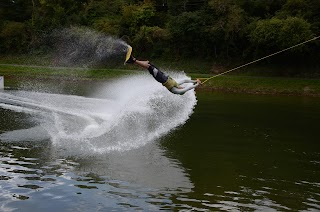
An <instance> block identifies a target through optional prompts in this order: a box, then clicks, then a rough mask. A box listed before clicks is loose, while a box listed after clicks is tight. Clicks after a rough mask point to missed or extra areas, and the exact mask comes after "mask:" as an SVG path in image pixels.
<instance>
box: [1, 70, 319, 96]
mask: <svg viewBox="0 0 320 212" xmlns="http://www.w3.org/2000/svg"><path fill="white" fill-rule="evenodd" d="M136 73H137V72H136V71H131V70H123V69H84V68H56V67H42V66H25V65H4V64H2V65H1V64H0V76H4V77H5V80H6V82H8V83H10V81H14V80H17V79H21V78H22V77H23V78H24V79H27V80H28V79H30V80H34V79H35V80H37V79H42V80H44V79H45V80H57V79H64V80H68V79H70V80H106V79H112V78H118V77H122V76H125V75H129V74H136ZM189 75H190V76H191V77H192V78H204V77H210V76H212V75H206V74H196V73H190V74H189ZM150 80H152V79H150ZM197 90H198V91H199V92H207V91H221V92H238V93H252V94H272V95H299V96H315V97H320V79H303V78H279V77H253V76H239V75H224V76H219V77H216V78H213V79H211V80H209V81H208V82H206V83H205V84H203V85H202V86H201V87H198V88H197Z"/></svg>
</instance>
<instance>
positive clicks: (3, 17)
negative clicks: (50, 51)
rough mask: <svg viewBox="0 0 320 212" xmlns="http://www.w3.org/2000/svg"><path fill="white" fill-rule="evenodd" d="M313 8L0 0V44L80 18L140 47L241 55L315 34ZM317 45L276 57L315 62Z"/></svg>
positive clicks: (31, 38)
mask: <svg viewBox="0 0 320 212" xmlns="http://www.w3.org/2000/svg"><path fill="white" fill-rule="evenodd" d="M319 11H320V1H319V0H268V1H261V0H1V1H0V51H1V53H2V54H6V53H23V52H27V51H29V50H30V49H32V48H35V47H37V48H38V47H39V46H37V45H36V44H37V42H38V41H39V38H40V37H42V35H43V34H44V33H49V32H50V31H51V30H54V29H56V28H61V27H69V26H87V27H90V28H93V29H95V30H98V31H100V32H104V33H106V34H110V35H113V36H116V37H119V38H122V39H123V40H125V41H126V42H128V43H129V44H130V45H132V46H133V47H134V49H135V51H136V52H137V54H140V55H141V54H142V55H143V54H145V55H152V56H153V57H165V58H173V59H180V58H182V59H183V58H184V59H186V58H191V57H193V58H194V57H199V58H200V57H201V58H203V59H205V60H212V61H224V62H226V61H227V62H230V61H237V62H244V61H249V60H252V59H255V58H257V57H261V56H264V55H266V54H268V53H272V52H275V51H278V50H281V49H283V48H287V47H289V46H292V45H295V44H297V43H299V42H302V41H305V40H308V39H311V38H313V37H314V36H319V35H320V12H319ZM319 50H320V44H319V42H318V41H317V42H313V43H312V44H308V45H307V46H304V47H301V48H298V49H296V50H295V51H290V52H287V53H286V57H284V56H282V57H281V60H279V61H281V62H280V63H282V64H287V65H288V64H292V63H299V62H302V61H303V62H304V63H307V62H308V63H309V64H317V65H319V64H320V62H319V61H320V53H319V52H320V51H319ZM292 58H294V60H292ZM293 61H294V62H293ZM293 65H294V64H293Z"/></svg>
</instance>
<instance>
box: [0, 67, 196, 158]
mask: <svg viewBox="0 0 320 212" xmlns="http://www.w3.org/2000/svg"><path fill="white" fill-rule="evenodd" d="M173 77H174V78H176V79H179V78H184V77H186V76H185V74H181V73H180V74H177V75H173ZM0 102H1V104H0V107H1V108H5V109H10V110H12V111H16V112H23V113H28V114H31V117H32V119H33V120H37V125H38V126H35V127H33V128H31V129H23V130H15V131H11V132H5V133H3V134H1V135H0V140H2V141H6V142H12V141H25V140H31V141H38V140H39V139H44V138H47V139H50V140H51V142H52V144H53V146H55V147H57V148H59V149H60V148H61V149H63V150H64V151H67V152H68V154H95V153H105V152H110V151H126V150H131V149H135V148H139V147H141V146H144V145H146V144H147V143H149V142H152V141H154V140H155V139H158V138H160V137H161V136H164V135H166V134H168V133H169V132H170V131H171V130H173V129H175V128H176V127H177V126H179V125H182V124H184V123H185V122H186V121H187V120H188V118H189V117H190V115H191V114H192V112H193V108H194V106H195V104H196V97H195V93H194V91H189V92H187V93H186V94H184V95H183V96H180V95H175V94H172V93H170V92H169V91H167V90H166V88H165V87H163V86H162V85H161V84H159V83H157V82H155V81H154V80H153V79H152V77H151V76H150V75H149V74H143V75H138V76H130V77H127V78H123V79H120V80H117V81H113V82H109V83H106V84H105V86H104V87H100V88H99V89H97V90H96V91H92V95H90V97H82V96H74V95H63V94H49V93H39V92H30V91H4V92H1V93H0ZM39 134H45V135H41V136H40V135H39ZM32 135H34V136H32ZM19 139H20V140H19Z"/></svg>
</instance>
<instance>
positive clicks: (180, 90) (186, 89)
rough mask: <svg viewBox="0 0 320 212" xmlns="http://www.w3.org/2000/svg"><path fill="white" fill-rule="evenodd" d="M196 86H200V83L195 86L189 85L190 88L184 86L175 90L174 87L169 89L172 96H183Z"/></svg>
mask: <svg viewBox="0 0 320 212" xmlns="http://www.w3.org/2000/svg"><path fill="white" fill-rule="evenodd" d="M198 85H200V83H197V84H195V85H190V86H186V87H184V88H176V87H173V88H171V90H170V91H171V92H172V93H174V94H180V95H183V94H184V93H185V92H187V91H189V90H191V89H193V88H195V87H197V86H198Z"/></svg>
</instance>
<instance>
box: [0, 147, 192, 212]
mask: <svg viewBox="0 0 320 212" xmlns="http://www.w3.org/2000/svg"><path fill="white" fill-rule="evenodd" d="M48 145H49V144H44V143H43V144H42V145H39V144H36V143H32V144H31V143H29V144H28V145H23V144H22V145H21V144H14V145H13V144H12V143H11V144H8V143H7V144H6V143H2V146H1V152H0V154H1V166H0V182H1V190H0V196H1V197H0V202H1V209H2V210H5V211H10V210H13V209H14V208H17V209H19V208H20V209H22V208H26V210H27V209H28V208H30V209H31V207H33V208H32V211H41V209H44V208H45V209H46V210H52V211H56V210H57V209H59V208H60V207H62V205H63V207H62V208H64V209H67V210H69V209H70V210H71V209H72V210H73V209H77V210H80V211H81V210H89V209H90V210H92V209H93V208H95V209H99V208H100V209H106V208H112V209H117V208H118V209H120V208H136V209H141V210H159V208H162V207H172V200H171V197H172V195H178V194H179V193H187V192H190V191H191V189H192V188H193V185H192V183H191V182H190V180H189V178H188V175H187V174H186V172H185V170H184V169H183V168H182V167H181V165H180V163H179V162H178V161H176V160H172V159H170V158H167V157H166V156H165V155H164V151H163V150H161V148H159V146H158V145H157V144H150V145H147V146H146V147H143V148H140V149H137V150H133V151H128V152H124V153H116V152H114V153H111V154H105V155H99V156H91V157H87V158H59V153H57V152H55V149H54V148H50V145H49V146H48ZM43 153H45V154H43ZM31 155H32V156H33V157H30V156H31ZM21 200H26V201H23V202H21ZM34 202H36V203H37V204H36V206H32V205H33V204H34ZM48 202H49V204H48ZM50 202H51V204H50ZM53 202H55V204H53ZM57 203H58V204H57Z"/></svg>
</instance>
